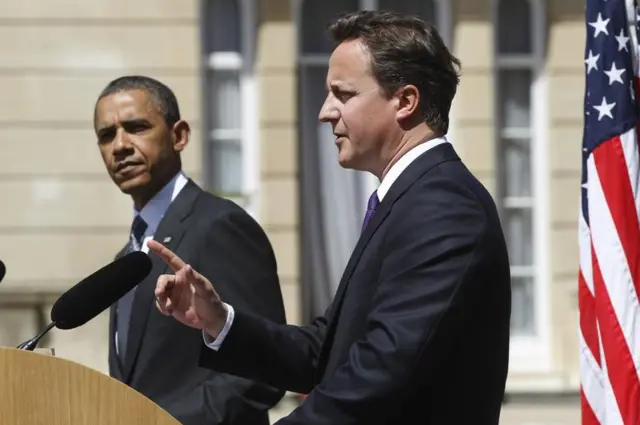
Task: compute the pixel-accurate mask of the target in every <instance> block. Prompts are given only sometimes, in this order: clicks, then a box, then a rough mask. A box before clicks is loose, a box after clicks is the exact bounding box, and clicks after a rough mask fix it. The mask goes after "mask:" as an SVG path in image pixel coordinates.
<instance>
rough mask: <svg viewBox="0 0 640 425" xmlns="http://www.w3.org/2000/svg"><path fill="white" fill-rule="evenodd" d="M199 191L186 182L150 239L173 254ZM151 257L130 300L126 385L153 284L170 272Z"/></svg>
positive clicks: (139, 344) (155, 258)
mask: <svg viewBox="0 0 640 425" xmlns="http://www.w3.org/2000/svg"><path fill="white" fill-rule="evenodd" d="M201 191H202V190H201V189H200V188H199V187H198V186H197V185H196V184H195V183H193V181H191V180H189V182H188V183H187V185H186V186H185V187H184V188H183V189H182V191H180V193H179V194H178V196H177V197H176V199H175V200H174V201H173V202H172V203H171V205H170V206H169V209H168V210H167V212H166V213H165V215H164V217H163V219H162V221H161V222H160V225H159V226H158V229H156V232H155V234H154V236H153V239H154V240H156V241H158V242H160V243H162V244H163V245H164V246H166V247H167V248H169V249H170V250H172V251H174V252H175V251H176V249H177V248H178V246H179V245H180V242H181V240H182V237H183V236H184V232H185V230H186V227H187V226H186V223H185V220H186V219H187V217H189V215H190V214H191V211H192V210H193V205H194V202H195V200H196V198H197V197H198V195H199V194H200V192H201ZM149 258H151V263H152V268H151V272H150V273H149V275H148V276H147V278H146V279H145V280H143V281H142V282H141V283H140V284H139V285H138V287H137V289H136V294H135V297H134V299H133V306H132V311H131V321H130V323H135V325H134V326H131V325H130V326H131V327H130V329H129V337H128V338H129V339H128V341H127V353H126V355H125V365H124V371H123V372H124V373H123V375H124V381H125V382H129V380H130V379H131V374H132V371H133V367H134V365H135V363H136V361H137V358H138V354H139V352H140V346H141V344H142V340H143V337H144V333H145V330H146V327H147V321H148V319H149V314H150V313H151V309H152V308H154V305H155V304H154V299H155V297H154V290H155V287H156V282H157V279H158V277H159V276H160V275H161V274H164V273H167V272H170V271H168V266H167V265H166V264H165V262H164V261H163V260H162V259H160V257H158V256H157V255H155V254H154V253H151V252H150V253H149Z"/></svg>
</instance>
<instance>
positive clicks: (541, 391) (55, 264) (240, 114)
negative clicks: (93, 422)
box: [0, 0, 585, 425]
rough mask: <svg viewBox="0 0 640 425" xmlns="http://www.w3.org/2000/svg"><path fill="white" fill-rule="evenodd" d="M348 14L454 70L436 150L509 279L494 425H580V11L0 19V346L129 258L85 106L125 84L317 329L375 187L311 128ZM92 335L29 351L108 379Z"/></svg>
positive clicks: (80, 0) (90, 329)
mask: <svg viewBox="0 0 640 425" xmlns="http://www.w3.org/2000/svg"><path fill="white" fill-rule="evenodd" d="M358 8H366V9H372V8H381V9H388V10H400V11H405V12H410V13H414V14H418V15H420V16H422V17H423V18H425V19H427V20H429V21H431V22H433V23H434V24H435V25H436V26H437V27H438V29H439V30H440V32H441V33H442V35H443V37H444V38H445V40H446V42H447V43H448V44H449V46H450V47H451V48H452V50H453V52H454V53H455V54H456V55H457V56H458V57H459V58H460V59H461V61H462V77H461V84H460V88H459V91H458V94H457V97H456V99H455V101H454V105H453V110H452V123H451V130H450V134H449V136H448V137H449V139H450V140H451V142H452V143H453V144H454V146H455V147H456V149H457V150H458V152H459V153H460V155H461V157H462V158H463V160H464V161H465V162H466V163H467V165H468V166H469V167H470V168H471V170H472V171H473V172H474V173H475V174H476V175H477V176H478V177H479V178H480V179H481V180H482V181H483V182H484V183H485V184H486V185H487V187H488V188H489V189H490V191H491V192H492V194H493V196H494V198H495V199H496V201H497V203H498V205H499V207H500V211H501V214H502V220H503V225H504V229H505V232H506V235H507V238H508V243H509V248H510V255H511V260H512V266H513V267H512V273H513V323H512V329H513V338H512V355H511V366H510V374H509V381H508V392H509V399H508V403H507V404H508V406H509V407H508V408H507V409H506V410H505V423H509V424H521V425H524V424H525V423H527V424H529V423H531V424H533V423H536V424H537V423H540V424H565V423H567V424H569V423H577V416H576V415H577V413H578V407H579V406H578V403H577V399H576V398H575V396H576V394H577V392H578V389H579V360H578V341H577V338H578V333H577V296H576V292H577V269H578V246H577V232H576V230H577V217H578V199H579V184H580V183H579V182H580V164H581V161H580V144H581V137H582V99H583V93H584V75H583V73H584V68H583V59H584V58H583V54H584V33H585V30H584V4H583V2H580V1H578V0H563V1H562V2H560V1H549V0H546V1H545V0H323V1H320V0H201V1H196V0H188V1H180V2H176V1H172V0H153V1H152V0H139V1H136V2H131V1H124V0H109V1H106V0H62V1H57V2H40V1H35V0H29V1H25V0H21V1H17V0H14V1H8V2H7V1H5V2H1V3H0V93H2V96H0V196H1V198H2V200H3V202H2V204H3V207H2V208H1V209H0V259H2V260H3V261H4V262H5V264H6V265H7V276H6V277H5V279H4V281H3V282H2V283H1V284H0V345H6V346H15V345H17V344H18V343H20V342H21V341H22V340H25V339H27V338H29V337H31V336H33V335H35V334H36V333H37V331H38V329H39V328H40V327H42V326H44V325H45V324H46V323H45V322H46V320H47V319H48V312H49V309H50V307H51V304H52V302H53V301H55V299H56V297H57V296H59V294H60V293H62V292H63V291H64V290H66V289H67V288H68V287H70V286H71V285H72V284H74V283H76V282H77V281H79V280H80V279H82V277H84V276H86V275H88V274H90V273H91V272H93V271H94V270H96V269H97V268H99V267H101V266H102V265H103V264H105V263H107V262H109V261H111V260H112V259H113V256H114V255H115V253H116V252H117V250H118V249H119V248H120V247H121V246H122V244H123V243H124V242H125V241H126V237H127V231H128V226H129V223H130V220H131V208H132V207H131V203H130V201H129V199H128V198H127V197H126V196H124V195H123V194H121V193H120V192H119V191H118V189H117V188H116V187H115V186H114V185H113V184H112V183H111V181H110V180H109V179H108V177H107V175H106V172H105V170H104V168H103V167H104V166H103V165H102V163H101V159H100V155H99V152H98V148H97V146H96V143H95V136H94V134H93V131H92V117H93V106H94V102H95V100H96V97H97V95H98V93H99V92H100V90H101V89H102V87H103V86H104V85H105V84H106V83H107V82H108V81H109V80H111V79H112V78H115V77H117V76H120V75H123V74H133V73H137V74H145V75H149V76H152V77H155V78H158V79H160V80H162V81H164V82H165V83H167V84H168V85H169V86H170V87H172V88H173V89H174V91H175V92H176V95H177V97H178V100H179V102H180V106H181V109H182V114H183V116H184V117H185V118H186V119H187V120H189V122H190V123H191V125H192V128H193V130H194V131H193V134H192V138H191V142H190V145H189V147H188V148H187V151H186V153H185V156H184V166H185V171H186V172H187V174H188V175H189V176H191V177H192V178H194V179H195V180H196V181H198V182H199V183H201V184H202V185H203V186H205V187H207V188H208V189H209V190H211V191H213V192H215V193H219V194H223V195H225V196H228V197H231V198H233V199H235V200H236V201H237V202H238V203H240V204H241V205H243V206H244V207H245V208H247V209H248V210H249V211H250V213H251V214H253V215H254V216H255V217H256V218H257V219H258V220H259V221H260V223H261V224H262V225H263V226H264V228H265V230H266V231H267V233H268V235H269V237H270V239H271V242H272V244H273V246H274V248H275V251H276V255H277V258H278V266H279V272H280V278H281V283H282V291H283V294H284V297H285V300H286V308H287V315H288V319H289V321H290V322H293V323H303V322H306V321H308V320H309V318H310V317H311V316H313V314H316V313H317V312H318V311H320V310H321V309H322V308H323V307H324V306H325V305H326V303H327V302H328V300H329V299H330V298H331V295H332V294H333V290H334V289H335V285H336V284H337V280H338V279H337V278H338V277H339V275H340V272H341V269H342V267H344V263H345V262H346V260H347V256H348V253H349V252H350V250H351V248H352V246H353V244H355V238H357V227H358V226H357V225H355V226H354V225H353V224H354V223H358V222H359V221H360V220H361V218H362V215H363V214H364V205H366V204H365V200H366V198H368V196H369V194H370V192H371V191H372V190H373V189H375V184H376V182H375V181H374V180H373V179H372V178H371V177H370V176H367V175H363V174H362V173H357V172H353V171H347V170H342V169H340V167H339V166H337V163H336V162H335V147H334V146H333V144H332V143H331V142H328V143H324V142H326V141H327V140H328V139H326V137H328V138H329V139H330V138H332V135H331V134H330V132H329V134H328V136H327V129H326V126H323V125H319V124H318V123H317V119H316V118H317V114H318V110H319V105H320V104H321V103H322V101H323V99H324V96H325V94H324V78H325V72H326V67H327V58H328V55H329V53H330V46H329V44H328V42H327V40H326V38H324V34H323V30H324V26H325V24H326V22H328V21H329V20H330V19H331V18H332V17H333V16H335V15H336V14H337V13H339V12H341V11H346V10H356V9H358ZM335 217H340V220H335ZM330 218H333V221H330ZM106 317H107V316H106V313H105V314H103V315H101V316H100V317H99V318H97V319H95V320H93V321H92V322H90V323H88V324H87V325H85V326H84V327H82V328H79V329H76V330H73V331H67V332H63V331H55V330H54V331H53V332H51V333H50V334H49V336H48V339H46V340H45V341H43V345H45V346H52V347H55V349H56V352H57V355H59V356H62V357H66V358H70V359H73V360H76V361H78V362H81V363H83V364H86V365H88V366H90V367H93V368H96V369H98V370H101V371H106V367H107V366H106V355H107V322H106ZM469 359H470V361H473V353H469ZM479 367H481V365H479ZM560 395H562V396H563V397H560ZM565 396H566V397H565ZM565 399H566V401H565ZM523 412H525V413H526V414H525V413H523ZM525 417H526V418H531V421H530V422H525V420H524V419H520V418H525ZM527 420H529V419H527ZM534 420H538V422H535V421H534Z"/></svg>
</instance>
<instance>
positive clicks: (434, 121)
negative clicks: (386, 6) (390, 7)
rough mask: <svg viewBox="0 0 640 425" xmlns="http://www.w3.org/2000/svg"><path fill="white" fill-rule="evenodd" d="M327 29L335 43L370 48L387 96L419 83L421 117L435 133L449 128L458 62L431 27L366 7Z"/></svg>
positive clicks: (457, 76) (416, 19) (395, 14)
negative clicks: (364, 9) (360, 45)
mask: <svg viewBox="0 0 640 425" xmlns="http://www.w3.org/2000/svg"><path fill="white" fill-rule="evenodd" d="M328 31H329V35H330V37H331V39H332V41H333V42H334V43H335V45H336V46H337V45H339V44H340V43H342V42H345V41H350V40H360V41H361V42H362V43H363V44H364V45H365V46H366V47H367V49H368V51H369V54H370V56H371V71H372V74H373V76H374V78H375V79H376V81H377V82H378V84H379V85H380V87H381V88H382V90H383V91H384V94H385V95H386V96H387V97H391V96H393V95H394V94H395V93H396V91H397V90H398V89H399V88H400V87H402V86H405V85H408V84H412V85H414V86H416V88H417V89H418V91H419V93H420V110H421V112H422V118H423V120H424V121H425V122H426V123H427V124H428V125H429V127H431V128H432V129H433V130H434V131H435V132H437V133H441V134H445V133H446V132H447V130H448V128H449V110H450V109H451V102H452V100H453V96H454V95H455V93H456V89H457V85H458V82H459V81H460V78H459V73H458V71H459V68H460V61H459V60H458V59H457V58H456V57H455V56H453V55H452V54H451V53H450V52H449V49H447V46H446V45H445V43H444V41H443V40H442V38H441V37H440V35H439V34H438V32H437V31H436V29H435V28H434V27H433V26H432V25H430V24H428V23H426V22H424V21H423V20H421V19H419V18H417V17H414V16H410V15H405V14H400V13H394V12H387V11H368V10H366V11H358V12H351V13H346V14H343V15H341V16H339V17H338V18H337V19H336V20H335V22H333V23H332V24H331V25H329V28H328Z"/></svg>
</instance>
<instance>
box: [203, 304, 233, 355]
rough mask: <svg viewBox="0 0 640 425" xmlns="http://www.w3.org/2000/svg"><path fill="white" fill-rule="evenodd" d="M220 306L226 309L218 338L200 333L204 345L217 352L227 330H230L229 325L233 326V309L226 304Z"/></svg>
mask: <svg viewBox="0 0 640 425" xmlns="http://www.w3.org/2000/svg"><path fill="white" fill-rule="evenodd" d="M222 304H223V305H224V307H225V308H226V309H227V320H226V322H224V327H223V328H222V330H221V331H220V333H219V334H218V337H217V338H215V339H214V338H213V337H211V336H210V335H207V334H206V333H205V332H204V331H202V337H203V338H204V343H205V345H206V346H207V347H209V348H211V349H212V350H213V351H218V350H219V349H220V346H221V345H222V343H223V342H224V339H225V338H226V337H227V334H228V333H229V329H231V325H232V324H233V316H234V314H235V313H234V311H233V307H231V306H230V305H229V304H227V303H222Z"/></svg>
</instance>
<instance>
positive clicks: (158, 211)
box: [133, 171, 188, 235]
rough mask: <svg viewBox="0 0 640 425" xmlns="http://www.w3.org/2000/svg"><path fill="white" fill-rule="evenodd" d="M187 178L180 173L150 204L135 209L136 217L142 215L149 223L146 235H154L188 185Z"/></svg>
mask: <svg viewBox="0 0 640 425" xmlns="http://www.w3.org/2000/svg"><path fill="white" fill-rule="evenodd" d="M187 182H188V179H187V176H186V175H185V174H184V173H183V172H182V171H180V172H178V174H176V175H175V176H174V177H173V178H172V179H171V180H170V181H169V183H167V184H166V185H165V186H164V187H163V188H162V189H161V190H160V191H159V192H158V193H156V195H155V196H154V197H153V198H151V200H150V201H149V202H147V204H146V205H145V206H144V207H143V208H142V210H141V211H139V212H138V211H137V210H136V208H135V207H134V208H133V213H134V216H135V215H137V214H140V216H141V217H142V219H143V220H144V221H145V223H147V230H146V232H145V233H146V234H151V235H152V234H154V233H155V231H156V229H157V228H158V225H159V224H160V221H161V220H162V217H164V214H165V213H166V212H167V209H169V206H170V205H171V202H173V200H174V199H175V198H176V196H178V193H180V191H181V190H182V189H183V188H184V186H185V185H186V184H187Z"/></svg>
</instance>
